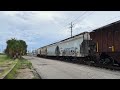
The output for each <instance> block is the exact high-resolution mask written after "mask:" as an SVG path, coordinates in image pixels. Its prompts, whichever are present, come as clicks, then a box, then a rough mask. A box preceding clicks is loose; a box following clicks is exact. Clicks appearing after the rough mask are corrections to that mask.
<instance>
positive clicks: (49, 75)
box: [24, 56, 120, 79]
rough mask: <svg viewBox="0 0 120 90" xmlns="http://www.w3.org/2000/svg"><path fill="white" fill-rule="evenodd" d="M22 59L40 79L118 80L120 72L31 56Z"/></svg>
mask: <svg viewBox="0 0 120 90" xmlns="http://www.w3.org/2000/svg"><path fill="white" fill-rule="evenodd" d="M24 58H26V59H28V60H30V61H31V62H32V64H33V67H34V68H35V69H36V70H37V72H38V74H39V75H40V76H41V78H42V79H120V71H111V70H106V69H100V68H95V67H91V66H86V65H77V64H72V63H67V62H63V61H56V60H50V59H44V58H38V57H31V56H24Z"/></svg>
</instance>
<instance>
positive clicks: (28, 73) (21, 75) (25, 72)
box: [16, 68, 34, 79]
mask: <svg viewBox="0 0 120 90" xmlns="http://www.w3.org/2000/svg"><path fill="white" fill-rule="evenodd" d="M33 78H34V74H33V73H32V70H30V69H28V68H26V69H19V71H18V75H17V77H16V79H33Z"/></svg>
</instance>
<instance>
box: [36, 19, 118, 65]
mask: <svg viewBox="0 0 120 90" xmlns="http://www.w3.org/2000/svg"><path fill="white" fill-rule="evenodd" d="M36 51H37V53H36V55H37V56H38V57H44V58H55V59H60V60H63V59H64V60H69V61H77V62H86V63H87V62H89V63H93V64H103V65H118V66H120V20H119V21H116V22H113V23H111V24H108V25H105V26H103V27H100V28H97V29H95V30H92V31H91V32H82V33H80V34H78V35H75V36H73V37H70V38H67V39H64V40H61V41H59V42H56V43H53V44H50V45H46V46H44V47H41V48H38V49H37V50H36ZM81 58H82V59H81Z"/></svg>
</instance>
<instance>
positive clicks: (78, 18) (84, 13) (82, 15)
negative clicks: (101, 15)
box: [72, 11, 87, 22]
mask: <svg viewBox="0 0 120 90" xmlns="http://www.w3.org/2000/svg"><path fill="white" fill-rule="evenodd" d="M86 13H87V11H85V12H84V13H83V14H82V15H80V16H78V17H77V18H76V19H75V20H73V21H72V22H74V21H76V20H78V19H79V18H80V17H82V16H83V15H85V14H86Z"/></svg>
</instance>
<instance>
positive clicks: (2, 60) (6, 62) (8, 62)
mask: <svg viewBox="0 0 120 90" xmlns="http://www.w3.org/2000/svg"><path fill="white" fill-rule="evenodd" d="M15 62H16V61H15V60H12V59H10V58H9V57H7V56H6V55H0V68H3V67H6V68H5V69H4V70H3V72H1V73H0V77H2V76H3V75H5V74H6V73H7V72H8V71H9V70H10V69H11V67H12V66H13V65H15Z"/></svg>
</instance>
